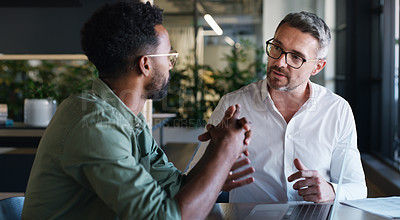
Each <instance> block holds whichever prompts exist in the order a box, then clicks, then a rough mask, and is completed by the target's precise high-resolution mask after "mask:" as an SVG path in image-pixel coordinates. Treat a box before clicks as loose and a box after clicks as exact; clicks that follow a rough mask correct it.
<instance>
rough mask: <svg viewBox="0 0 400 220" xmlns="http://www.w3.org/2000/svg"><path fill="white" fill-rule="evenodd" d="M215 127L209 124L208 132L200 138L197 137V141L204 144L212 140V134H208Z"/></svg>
mask: <svg viewBox="0 0 400 220" xmlns="http://www.w3.org/2000/svg"><path fill="white" fill-rule="evenodd" d="M214 127H215V126H214V125H212V124H207V125H206V129H207V132H204V133H203V134H201V135H199V136H198V137H197V139H198V140H199V141H202V142H204V141H208V140H210V139H211V134H210V132H208V131H210V130H211V129H213V128H214Z"/></svg>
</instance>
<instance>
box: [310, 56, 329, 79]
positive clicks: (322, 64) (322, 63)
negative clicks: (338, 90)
mask: <svg viewBox="0 0 400 220" xmlns="http://www.w3.org/2000/svg"><path fill="white" fill-rule="evenodd" d="M325 65H326V60H325V59H324V60H319V61H318V62H317V63H316V64H315V66H314V70H313V71H312V72H311V75H312V76H315V75H317V73H319V72H321V70H322V69H323V68H324V67H325Z"/></svg>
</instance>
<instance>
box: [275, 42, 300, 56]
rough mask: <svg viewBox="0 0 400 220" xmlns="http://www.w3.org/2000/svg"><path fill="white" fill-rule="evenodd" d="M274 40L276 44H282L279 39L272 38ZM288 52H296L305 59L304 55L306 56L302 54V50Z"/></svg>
mask: <svg viewBox="0 0 400 220" xmlns="http://www.w3.org/2000/svg"><path fill="white" fill-rule="evenodd" d="M274 41H276V42H277V43H278V44H280V45H282V46H283V44H282V42H281V41H280V40H277V39H275V38H274ZM289 52H290V53H295V54H298V55H299V56H301V57H302V58H303V59H306V58H304V57H306V56H304V54H303V53H302V52H300V51H297V50H292V51H289Z"/></svg>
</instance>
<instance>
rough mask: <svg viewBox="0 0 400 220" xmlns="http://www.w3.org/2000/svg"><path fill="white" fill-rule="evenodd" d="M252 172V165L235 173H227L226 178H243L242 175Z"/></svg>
mask: <svg viewBox="0 0 400 220" xmlns="http://www.w3.org/2000/svg"><path fill="white" fill-rule="evenodd" d="M252 173H254V168H253V167H249V168H247V169H244V170H242V171H240V172H236V173H233V174H232V175H229V177H228V178H227V179H228V180H233V181H235V180H237V179H240V178H243V177H245V176H247V175H249V174H252Z"/></svg>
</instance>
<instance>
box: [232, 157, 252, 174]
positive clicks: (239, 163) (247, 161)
mask: <svg viewBox="0 0 400 220" xmlns="http://www.w3.org/2000/svg"><path fill="white" fill-rule="evenodd" d="M247 164H250V159H249V158H247V157H245V158H244V159H242V160H239V161H236V162H235V163H234V164H233V166H232V168H231V171H235V170H237V169H238V168H240V167H242V166H245V165H247Z"/></svg>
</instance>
